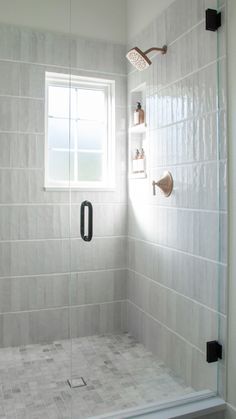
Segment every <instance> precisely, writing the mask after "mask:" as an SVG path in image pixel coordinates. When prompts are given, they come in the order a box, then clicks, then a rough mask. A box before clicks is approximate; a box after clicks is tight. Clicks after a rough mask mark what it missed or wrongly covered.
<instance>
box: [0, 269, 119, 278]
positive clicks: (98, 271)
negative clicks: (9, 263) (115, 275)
mask: <svg viewBox="0 0 236 419" xmlns="http://www.w3.org/2000/svg"><path fill="white" fill-rule="evenodd" d="M119 271H127V268H126V267H123V268H107V269H94V270H87V271H67V272H59V273H58V272H54V273H41V274H32V275H19V276H16V275H13V276H11V275H10V276H2V277H1V276H0V281H1V280H6V279H7V280H11V279H17V280H18V279H25V278H28V279H31V278H41V277H48V276H50V277H57V276H69V277H70V276H71V275H78V276H79V275H84V274H96V273H102V272H119ZM68 279H69V280H70V278H68ZM78 280H80V278H78Z"/></svg>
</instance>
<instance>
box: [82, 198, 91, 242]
mask: <svg viewBox="0 0 236 419" xmlns="http://www.w3.org/2000/svg"><path fill="white" fill-rule="evenodd" d="M85 207H87V208H88V235H87V236H86V235H85V225H84V223H85ZM80 235H81V237H82V239H83V240H84V241H85V242H90V241H91V240H92V238H93V206H92V204H91V202H89V201H83V202H82V204H81V206H80Z"/></svg>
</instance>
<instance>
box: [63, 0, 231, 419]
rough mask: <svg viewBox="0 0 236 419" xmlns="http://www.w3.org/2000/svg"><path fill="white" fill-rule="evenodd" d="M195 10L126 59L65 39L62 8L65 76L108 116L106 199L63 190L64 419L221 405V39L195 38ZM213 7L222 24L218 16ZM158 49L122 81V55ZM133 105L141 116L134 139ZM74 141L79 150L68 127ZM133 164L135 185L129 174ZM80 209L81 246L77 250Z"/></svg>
mask: <svg viewBox="0 0 236 419" xmlns="http://www.w3.org/2000/svg"><path fill="white" fill-rule="evenodd" d="M207 3H208V2H205V3H204V6H203V3H202V2H194V6H193V3H192V2H191V5H192V6H191V7H190V6H189V4H190V2H189V1H188V0H186V2H183V4H182V7H179V2H178V1H176V2H173V3H172V4H171V5H170V7H169V8H168V9H167V10H166V11H165V12H164V13H163V14H162V15H160V16H159V17H157V18H156V19H153V21H152V22H151V24H150V25H149V26H148V27H147V28H146V29H145V31H144V32H140V34H137V36H135V37H134V39H132V44H131V45H129V47H126V46H124V45H118V44H115V43H114V42H111V43H109V42H104V41H103V40H102V39H96V40H95V39H91V38H90V37H89V38H88V37H87V38H86V37H83V34H77V35H76V36H75V32H76V29H75V28H76V25H77V21H76V19H75V16H77V13H76V10H78V9H77V5H76V2H75V1H72V21H71V22H72V23H71V32H72V34H73V35H72V44H73V43H75V44H76V48H75V50H76V54H77V55H76V61H75V64H73V65H72V67H73V68H72V75H73V77H74V76H75V77H76V76H78V77H80V78H81V77H82V78H83V77H84V78H86V82H87V83H91V82H92V79H97V82H98V83H99V82H100V81H101V79H103V81H104V80H110V81H113V82H115V97H114V101H115V114H116V115H115V120H116V125H115V131H116V146H115V147H116V160H115V161H114V163H113V164H114V166H115V171H116V175H115V177H116V182H115V186H114V188H110V190H108V189H106V188H105V189H102V188H101V189H96V188H94V187H92V188H89V187H88V185H86V186H84V185H82V186H83V187H81V188H79V190H78V189H77V190H76V189H75V188H73V187H71V225H72V229H71V283H70V284H71V351H72V352H71V380H72V391H71V396H72V417H73V419H74V418H77V417H83V418H85V417H93V416H96V415H105V414H108V415H109V414H110V417H112V415H113V416H114V412H117V411H122V413H119V415H120V416H121V417H129V414H131V413H129V412H131V411H132V410H135V411H138V410H139V409H140V408H142V407H144V406H146V407H147V408H150V409H153V410H154V409H158V405H160V403H163V402H169V401H177V400H179V399H180V398H181V399H182V400H183V403H184V401H185V400H186V401H190V400H192V399H193V398H195V397H196V398H203V397H209V396H210V395H212V394H216V393H219V394H220V395H222V396H223V395H224V384H223V383H224V368H225V365H224V362H225V360H224V357H225V355H224V344H225V327H226V316H225V314H226V302H225V300H226V268H227V266H226V233H225V232H226V219H227V213H226V210H227V208H226V206H225V202H226V177H225V170H226V132H225V131H226V130H225V80H224V68H225V67H224V66H225V48H224V46H223V45H224V34H225V25H224V24H222V27H221V28H220V29H219V31H218V33H217V32H210V31H206V30H205V8H207V7H208V4H207ZM210 3H211V5H210V4H209V7H210V6H212V2H210ZM217 6H219V7H217ZM189 7H190V8H191V10H190V8H189ZM215 7H216V9H217V10H218V11H221V13H222V22H224V16H225V5H224V2H221V5H217V4H216V5H215ZM86 10H87V9H86V2H84V5H83V7H82V8H81V9H80V13H81V16H83V18H84V19H85V16H86V19H87V22H90V19H91V20H92V19H93V18H94V15H93V13H92V12H91V11H90V13H91V14H90V16H89V17H88V15H86ZM107 13H108V12H107ZM190 15H191V19H190V17H189V16H190ZM173 17H175V19H174V18H173ZM96 19H99V16H96ZM82 20H83V19H82ZM108 21H109V17H108V16H107V22H108ZM163 22H164V24H163ZM179 22H180V23H181V24H180V23H179ZM166 28H168V31H166ZM84 30H85V29H84ZM164 44H167V46H168V50H167V54H166V56H161V55H154V56H153V57H151V59H152V65H151V66H150V68H148V69H147V70H145V71H143V72H138V71H137V70H135V69H134V68H133V67H129V66H128V67H126V63H125V61H124V57H125V55H126V53H127V51H128V49H130V48H131V47H133V46H134V45H138V46H139V47H140V48H142V49H143V50H144V51H145V50H147V49H148V48H150V47H152V46H154V45H157V46H158V45H164ZM190 45H191V46H192V47H191V48H190V47H189V46H190ZM202 45H206V48H205V49H203V48H202ZM186 49H187V53H186ZM206 50H207V51H208V53H206V52H205V51H206ZM176 51H177V52H178V53H176ZM114 57H115V58H114ZM127 72H128V75H127V80H126V73H127ZM73 77H72V78H73ZM126 82H127V85H126ZM126 88H127V90H128V103H126V94H125V93H126ZM137 102H140V103H141V104H142V108H143V110H144V112H145V124H144V125H142V126H138V127H137V126H134V123H133V121H134V116H133V113H134V111H135V108H136V103H137ZM126 106H127V107H128V123H127V125H128V127H127V125H126V122H127V121H126ZM91 107H92V105H91ZM91 112H92V110H91ZM78 119H80V117H79V116H78ZM82 119H83V118H82ZM90 122H91V121H90ZM82 124H83V123H82ZM140 125H141V124H140ZM96 134H99V133H98V131H97V133H96ZM127 135H128V144H127V143H126V136H127ZM77 136H78V141H80V140H81V138H82V141H83V139H84V138H85V137H86V136H85V132H84V131H81V126H80V127H79V128H78V130H77ZM91 138H92V135H91ZM91 138H89V139H88V138H87V137H86V139H87V141H88V142H89V141H90V140H91ZM91 141H92V140H91ZM137 150H138V152H139V154H142V155H144V156H145V165H146V166H145V173H143V172H144V170H141V171H139V170H138V172H139V173H137V171H136V170H135V171H134V170H133V168H134V162H133V160H135V157H134V156H136V155H137ZM94 151H95V152H97V151H98V149H97V148H95V150H94V149H93V152H94ZM126 160H127V161H128V163H129V164H127V163H126ZM77 163H78V165H79V164H80V162H79V159H78V162H77ZM135 163H137V162H135ZM127 166H128V167H127ZM136 167H137V164H136ZM92 169H93V167H92ZM91 171H93V170H91V167H90V172H91ZM166 171H168V172H170V174H171V175H172V178H173V183H174V187H173V191H172V193H171V194H170V195H169V196H168V197H167V196H165V195H164V194H163V193H162V191H161V189H159V188H158V185H156V183H157V182H158V181H159V180H160V179H161V178H162V177H163V175H165V172H166ZM134 172H135V173H134ZM140 172H142V173H140ZM153 182H154V183H155V185H154V186H155V194H154V189H153ZM71 186H72V185H71ZM126 186H128V191H127V190H126ZM90 203H91V204H92V207H91V206H90ZM91 208H92V209H93V237H92V240H91V241H89V240H85V241H84V240H83V239H82V238H81V236H80V233H81V232H82V235H83V234H85V235H86V236H88V235H89V226H90V227H91V223H89V215H90V217H91ZM89 209H90V214H89ZM81 210H82V214H81ZM84 217H85V218H84ZM78 219H80V222H81V221H82V226H81V224H80V226H79V230H77V231H76V230H75V229H74V227H73V225H76V223H78ZM73 223H75V224H73ZM83 223H84V228H83ZM81 227H82V231H81ZM78 232H79V236H78V235H77V234H78ZM90 232H91V231H90ZM221 346H222V347H223V354H222V360H221V359H220V351H219V353H218V355H219V357H218V356H216V357H215V359H214V355H215V354H216V352H217V350H220V349H221ZM216 358H217V359H216ZM212 361H213V362H212ZM119 415H118V416H119Z"/></svg>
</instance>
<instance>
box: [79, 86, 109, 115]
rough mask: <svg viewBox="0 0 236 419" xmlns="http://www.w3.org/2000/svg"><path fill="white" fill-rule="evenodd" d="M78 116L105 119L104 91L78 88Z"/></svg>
mask: <svg viewBox="0 0 236 419" xmlns="http://www.w3.org/2000/svg"><path fill="white" fill-rule="evenodd" d="M77 106H78V117H79V118H80V119H89V120H96V121H98V120H100V121H104V119H105V98H104V92H103V91H99V90H90V89H78V103H77Z"/></svg>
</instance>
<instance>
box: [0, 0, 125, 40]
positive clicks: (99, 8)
mask: <svg viewBox="0 0 236 419" xmlns="http://www.w3.org/2000/svg"><path fill="white" fill-rule="evenodd" d="M69 5H70V0H40V1H38V0H0V10H1V14H0V21H1V22H4V23H13V24H20V25H24V26H29V27H32V28H37V29H46V30H50V31H57V32H66V33H67V32H68V31H69V20H70V19H69V16H70V14H69ZM71 8H72V13H71V17H72V32H73V33H74V34H75V35H80V36H84V37H89V38H97V39H103V40H109V41H111V42H118V43H125V42H126V0H119V1H117V0H71Z"/></svg>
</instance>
